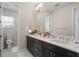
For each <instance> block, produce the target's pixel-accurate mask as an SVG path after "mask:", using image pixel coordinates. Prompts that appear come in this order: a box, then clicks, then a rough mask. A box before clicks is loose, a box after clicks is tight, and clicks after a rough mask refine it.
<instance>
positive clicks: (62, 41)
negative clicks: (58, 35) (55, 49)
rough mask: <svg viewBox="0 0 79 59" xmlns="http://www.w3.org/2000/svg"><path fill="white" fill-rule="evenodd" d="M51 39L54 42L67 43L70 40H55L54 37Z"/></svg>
mask: <svg viewBox="0 0 79 59" xmlns="http://www.w3.org/2000/svg"><path fill="white" fill-rule="evenodd" d="M51 41H54V42H56V43H61V44H69V43H70V41H64V40H56V39H52V40H51Z"/></svg>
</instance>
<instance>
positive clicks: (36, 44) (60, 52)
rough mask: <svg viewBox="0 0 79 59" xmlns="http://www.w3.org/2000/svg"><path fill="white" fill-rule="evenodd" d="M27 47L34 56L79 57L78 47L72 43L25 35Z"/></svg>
mask: <svg viewBox="0 0 79 59" xmlns="http://www.w3.org/2000/svg"><path fill="white" fill-rule="evenodd" d="M26 37H27V49H28V50H29V51H30V52H31V53H32V54H33V55H34V56H36V57H79V48H78V47H76V46H75V47H74V45H72V44H66V43H60V42H56V41H51V39H49V38H43V37H40V36H36V35H27V36H26Z"/></svg>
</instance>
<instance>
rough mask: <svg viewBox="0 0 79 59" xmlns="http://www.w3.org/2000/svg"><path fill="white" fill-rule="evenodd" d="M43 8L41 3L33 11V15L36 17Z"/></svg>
mask: <svg viewBox="0 0 79 59" xmlns="http://www.w3.org/2000/svg"><path fill="white" fill-rule="evenodd" d="M42 7H43V3H39V4H38V5H37V6H36V7H35V8H34V9H33V13H34V14H35V15H37V14H39V12H40V9H41V8H42Z"/></svg>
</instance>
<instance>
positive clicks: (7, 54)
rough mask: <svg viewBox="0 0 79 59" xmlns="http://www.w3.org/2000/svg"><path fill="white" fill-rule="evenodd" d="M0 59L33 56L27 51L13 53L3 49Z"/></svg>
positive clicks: (10, 50)
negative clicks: (1, 58) (2, 58)
mask: <svg viewBox="0 0 79 59" xmlns="http://www.w3.org/2000/svg"><path fill="white" fill-rule="evenodd" d="M1 57H33V55H32V54H31V53H30V52H29V51H28V50H27V49H22V50H20V51H18V52H14V51H12V49H4V50H3V51H2V52H1Z"/></svg>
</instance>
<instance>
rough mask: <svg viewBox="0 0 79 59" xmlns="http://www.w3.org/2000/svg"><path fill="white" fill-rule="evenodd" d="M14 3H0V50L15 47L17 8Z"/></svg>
mask: <svg viewBox="0 0 79 59" xmlns="http://www.w3.org/2000/svg"><path fill="white" fill-rule="evenodd" d="M16 4H17V3H15V2H3V3H2V2H1V3H0V35H1V39H0V50H4V49H8V45H10V47H9V48H12V47H15V46H17V44H18V43H17V22H18V6H17V5H16Z"/></svg>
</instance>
